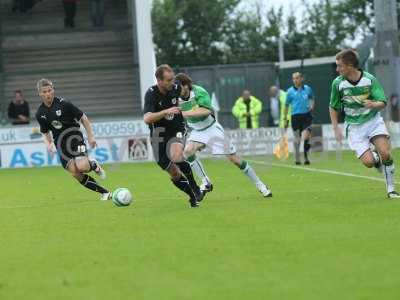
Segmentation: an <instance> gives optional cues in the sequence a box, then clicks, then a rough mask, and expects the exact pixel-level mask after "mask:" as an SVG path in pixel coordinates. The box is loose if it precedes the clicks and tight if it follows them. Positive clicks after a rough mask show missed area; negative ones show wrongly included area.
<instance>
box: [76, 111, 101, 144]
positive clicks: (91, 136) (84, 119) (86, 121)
mask: <svg viewBox="0 0 400 300" xmlns="http://www.w3.org/2000/svg"><path fill="white" fill-rule="evenodd" d="M80 122H81V123H82V125H83V127H84V128H85V130H86V133H87V137H88V142H89V145H90V147H92V148H96V146H97V143H96V140H95V138H94V134H93V129H92V123H90V121H89V119H88V117H87V116H86V115H85V114H83V115H82V118H81V119H80Z"/></svg>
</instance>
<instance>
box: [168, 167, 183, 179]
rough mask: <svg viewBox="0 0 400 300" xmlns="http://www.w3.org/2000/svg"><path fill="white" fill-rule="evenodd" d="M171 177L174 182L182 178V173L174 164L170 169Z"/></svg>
mask: <svg viewBox="0 0 400 300" xmlns="http://www.w3.org/2000/svg"><path fill="white" fill-rule="evenodd" d="M168 173H169V176H171V178H172V180H175V181H176V180H179V179H180V178H181V172H180V170H179V168H178V166H177V165H175V164H172V165H171V166H170V167H169V169H168Z"/></svg>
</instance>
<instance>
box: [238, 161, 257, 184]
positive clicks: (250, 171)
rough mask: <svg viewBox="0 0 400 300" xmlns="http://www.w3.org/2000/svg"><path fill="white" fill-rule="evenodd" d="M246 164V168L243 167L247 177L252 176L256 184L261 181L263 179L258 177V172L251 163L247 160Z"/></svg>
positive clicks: (251, 178)
mask: <svg viewBox="0 0 400 300" xmlns="http://www.w3.org/2000/svg"><path fill="white" fill-rule="evenodd" d="M245 163H246V165H245V167H244V169H242V171H243V173H244V174H246V176H247V177H249V178H250V180H251V181H253V182H254V183H255V184H257V183H260V182H261V180H260V178H258V176H257V174H256V172H255V171H254V170H253V168H252V167H251V166H250V165H249V163H248V162H245Z"/></svg>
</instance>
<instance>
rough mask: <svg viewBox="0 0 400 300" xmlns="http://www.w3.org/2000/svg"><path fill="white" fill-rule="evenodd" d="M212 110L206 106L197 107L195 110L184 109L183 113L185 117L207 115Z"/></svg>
mask: <svg viewBox="0 0 400 300" xmlns="http://www.w3.org/2000/svg"><path fill="white" fill-rule="evenodd" d="M211 113H212V111H211V110H210V109H208V108H205V107H197V108H195V109H194V110H191V111H183V112H182V115H183V117H184V118H187V117H206V116H208V115H210V114H211Z"/></svg>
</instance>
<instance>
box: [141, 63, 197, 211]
mask: <svg viewBox="0 0 400 300" xmlns="http://www.w3.org/2000/svg"><path fill="white" fill-rule="evenodd" d="M155 76H156V79H157V84H156V85H153V86H152V87H150V88H149V89H148V90H147V92H146V95H145V104H144V117H143V119H144V122H145V123H146V124H148V125H149V128H150V138H151V145H152V148H153V153H154V156H155V160H156V161H157V164H158V165H159V166H160V167H161V169H163V170H165V171H167V172H168V173H169V175H170V176H171V180H172V182H173V184H174V185H175V186H176V187H177V188H179V189H180V190H181V191H183V192H185V193H186V194H187V195H189V197H190V199H189V202H190V206H191V207H197V206H198V203H199V202H200V201H201V200H202V199H203V197H204V195H203V193H202V192H201V191H200V188H199V186H198V185H197V183H196V181H195V180H194V177H193V173H192V170H191V168H190V165H189V163H187V162H181V163H173V162H172V161H173V160H171V157H172V156H174V155H177V154H181V153H182V151H183V148H184V138H185V132H186V125H185V121H184V119H183V116H182V114H181V111H180V109H179V107H178V105H179V104H178V99H179V97H180V93H181V86H180V84H176V83H175V81H174V80H175V74H174V71H173V70H172V68H171V67H170V66H168V65H160V66H159V67H158V68H157V70H156V73H155Z"/></svg>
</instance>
